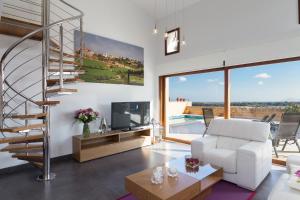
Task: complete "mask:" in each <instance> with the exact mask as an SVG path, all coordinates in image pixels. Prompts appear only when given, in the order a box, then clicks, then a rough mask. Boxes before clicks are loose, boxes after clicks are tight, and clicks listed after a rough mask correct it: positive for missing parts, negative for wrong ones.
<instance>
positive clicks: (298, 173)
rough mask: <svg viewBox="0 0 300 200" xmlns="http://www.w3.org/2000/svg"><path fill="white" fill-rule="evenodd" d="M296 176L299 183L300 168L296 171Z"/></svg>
mask: <svg viewBox="0 0 300 200" xmlns="http://www.w3.org/2000/svg"><path fill="white" fill-rule="evenodd" d="M295 176H296V177H297V183H299V184H300V170H297V171H296V172H295Z"/></svg>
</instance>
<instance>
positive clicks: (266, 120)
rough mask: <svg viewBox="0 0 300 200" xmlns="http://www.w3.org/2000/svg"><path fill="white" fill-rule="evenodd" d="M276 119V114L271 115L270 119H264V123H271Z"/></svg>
mask: <svg viewBox="0 0 300 200" xmlns="http://www.w3.org/2000/svg"><path fill="white" fill-rule="evenodd" d="M275 117H276V114H275V113H273V114H272V115H271V116H270V117H268V118H267V119H265V122H267V123H272V122H273V119H274V118H275Z"/></svg>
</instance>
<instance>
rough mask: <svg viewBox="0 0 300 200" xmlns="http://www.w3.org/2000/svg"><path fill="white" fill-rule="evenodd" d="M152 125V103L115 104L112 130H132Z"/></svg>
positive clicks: (112, 113)
mask: <svg viewBox="0 0 300 200" xmlns="http://www.w3.org/2000/svg"><path fill="white" fill-rule="evenodd" d="M149 124H150V102H113V103H112V104H111V129H112V130H131V129H135V128H138V127H142V126H147V125H149Z"/></svg>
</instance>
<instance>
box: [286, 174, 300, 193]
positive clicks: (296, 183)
mask: <svg viewBox="0 0 300 200" xmlns="http://www.w3.org/2000/svg"><path fill="white" fill-rule="evenodd" d="M288 185H289V186H290V187H291V188H294V189H296V190H300V170H297V171H296V172H295V173H294V174H293V175H292V176H291V177H290V179H289V181H288Z"/></svg>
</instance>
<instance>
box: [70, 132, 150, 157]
mask: <svg viewBox="0 0 300 200" xmlns="http://www.w3.org/2000/svg"><path fill="white" fill-rule="evenodd" d="M148 145H151V129H150V128H146V129H139V130H132V131H126V132H124V131H109V132H107V133H105V134H98V133H94V134H91V135H90V137H88V138H84V137H83V136H82V135H76V136H73V157H74V158H75V159H76V160H77V161H79V162H85V161H89V160H93V159H97V158H101V157H104V156H109V155H112V154H116V153H121V152H124V151H128V150H131V149H136V148H140V147H144V146H148Z"/></svg>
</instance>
